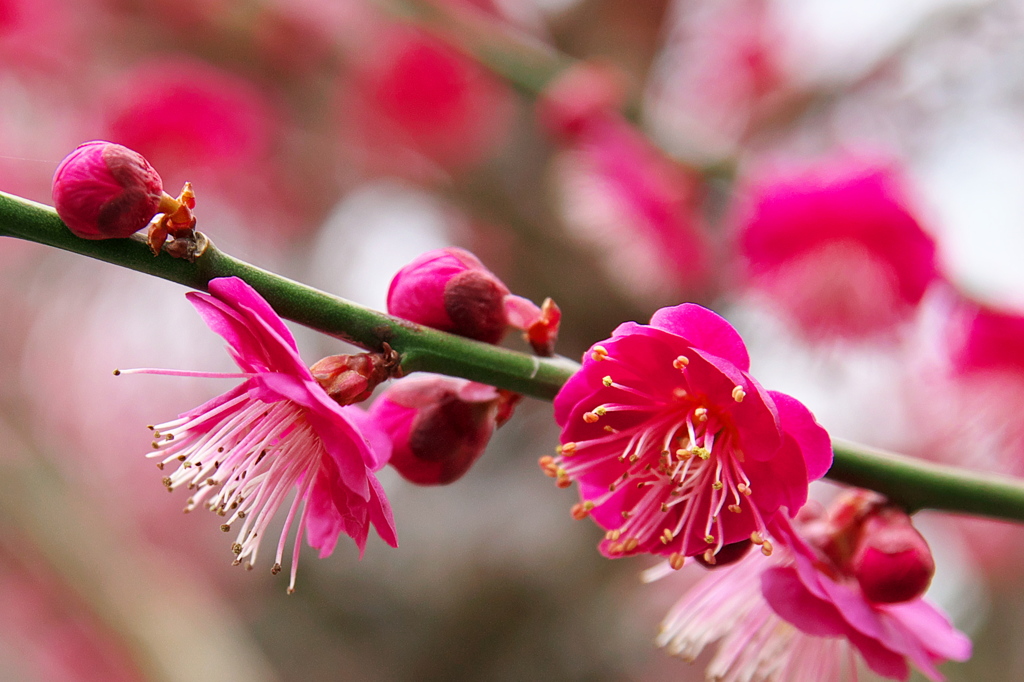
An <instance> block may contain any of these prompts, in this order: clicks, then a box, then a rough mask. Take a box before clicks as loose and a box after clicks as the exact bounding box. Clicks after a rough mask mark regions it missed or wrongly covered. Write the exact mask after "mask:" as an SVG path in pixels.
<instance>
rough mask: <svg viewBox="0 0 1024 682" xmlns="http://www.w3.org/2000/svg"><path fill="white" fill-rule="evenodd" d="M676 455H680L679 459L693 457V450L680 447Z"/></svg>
mask: <svg viewBox="0 0 1024 682" xmlns="http://www.w3.org/2000/svg"><path fill="white" fill-rule="evenodd" d="M676 457H678V458H679V459H690V458H691V457H693V452H691V451H690V450H684V449H683V448H679V449H678V450H676Z"/></svg>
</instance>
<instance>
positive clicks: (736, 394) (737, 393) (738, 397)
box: [732, 386, 747, 403]
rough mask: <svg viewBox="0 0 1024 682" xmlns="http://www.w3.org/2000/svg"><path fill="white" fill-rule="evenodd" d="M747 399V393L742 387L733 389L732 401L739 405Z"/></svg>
mask: <svg viewBox="0 0 1024 682" xmlns="http://www.w3.org/2000/svg"><path fill="white" fill-rule="evenodd" d="M746 397H747V393H746V391H744V390H743V387H742V386H737V387H736V388H734V389H732V399H733V400H735V401H736V402H738V403H742V402H743V399H744V398H746Z"/></svg>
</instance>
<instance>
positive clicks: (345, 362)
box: [309, 344, 399, 405]
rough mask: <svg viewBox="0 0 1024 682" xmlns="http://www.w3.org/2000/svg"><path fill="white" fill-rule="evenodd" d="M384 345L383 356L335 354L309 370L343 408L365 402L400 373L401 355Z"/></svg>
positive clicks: (374, 354)
mask: <svg viewBox="0 0 1024 682" xmlns="http://www.w3.org/2000/svg"><path fill="white" fill-rule="evenodd" d="M384 345H385V349H384V351H383V352H381V353H359V354H357V355H331V356H329V357H326V358H323V359H322V360H319V361H317V362H316V363H315V364H314V365H313V366H312V367H310V368H309V371H310V372H311V373H312V374H313V378H314V379H316V380H317V383H319V384H320V386H321V387H323V389H324V390H325V391H326V392H327V395H329V396H331V398H332V399H333V400H334V401H335V402H336V403H338V404H339V405H351V404H352V403H358V402H361V401H363V400H366V399H367V398H369V397H370V394H371V393H373V389H375V388H377V386H378V385H379V384H381V383H382V382H384V381H387V380H388V379H390V378H392V377H393V376H396V372H397V371H398V370H399V358H398V353H396V352H395V351H394V350H392V349H391V347H390V346H388V345H387V344H384Z"/></svg>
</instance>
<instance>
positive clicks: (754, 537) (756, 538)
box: [750, 530, 765, 545]
mask: <svg viewBox="0 0 1024 682" xmlns="http://www.w3.org/2000/svg"><path fill="white" fill-rule="evenodd" d="M750 541H751V542H753V543H754V544H755V545H763V544H764V543H765V539H764V536H763V535H761V533H760V532H758V531H756V530H755V531H754V532H753V533H751V534H750Z"/></svg>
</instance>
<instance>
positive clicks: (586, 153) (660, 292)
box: [551, 83, 711, 300]
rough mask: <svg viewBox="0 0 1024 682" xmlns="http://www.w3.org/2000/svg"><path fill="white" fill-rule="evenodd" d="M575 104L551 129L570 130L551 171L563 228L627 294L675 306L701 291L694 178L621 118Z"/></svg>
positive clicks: (700, 229)
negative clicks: (594, 253) (590, 248)
mask: <svg viewBox="0 0 1024 682" xmlns="http://www.w3.org/2000/svg"><path fill="white" fill-rule="evenodd" d="M570 85H571V83H570ZM554 94H555V95H557V93H554ZM579 104H580V106H582V107H584V110H583V111H581V112H578V113H575V114H574V113H573V112H571V111H564V109H566V107H562V109H563V111H562V112H561V113H560V114H558V115H559V116H561V117H563V118H566V120H564V121H561V122H554V123H552V124H551V125H556V126H562V127H565V128H568V130H566V131H564V132H572V135H571V137H569V138H568V139H567V140H566V144H565V148H564V150H563V151H562V152H561V154H560V155H559V156H558V157H557V163H556V166H555V170H556V178H557V180H558V183H559V191H560V200H561V209H562V213H563V216H564V219H565V221H566V224H567V226H568V227H569V228H570V229H571V230H572V231H573V232H574V233H575V234H576V235H577V236H578V237H579V239H580V240H581V241H583V242H586V243H588V244H593V245H594V246H596V247H598V248H599V249H600V256H601V259H602V265H603V266H604V269H605V270H606V271H607V272H608V274H609V276H610V277H613V278H615V279H617V280H620V281H621V283H622V285H623V287H624V288H625V290H627V291H630V292H633V293H637V294H640V295H642V296H645V297H648V298H652V299H662V300H664V299H665V298H667V297H668V296H671V297H672V298H673V299H676V300H678V298H677V296H676V294H677V293H678V292H679V291H695V290H699V289H700V288H702V287H704V286H706V285H707V284H708V280H709V278H710V275H711V270H710V253H709V243H708V241H709V240H708V238H707V234H706V230H705V227H704V221H703V219H702V218H701V215H700V212H699V209H698V206H699V191H700V188H699V185H698V183H697V180H696V179H695V178H694V177H693V176H692V175H690V174H688V173H687V172H685V171H684V170H683V169H682V168H681V167H680V166H678V165H677V164H675V163H673V162H672V161H670V160H669V159H667V158H666V157H665V156H664V155H663V154H662V153H661V152H660V151H659V150H658V149H656V148H655V147H653V146H652V145H651V144H650V142H649V141H647V140H645V139H644V138H643V136H642V135H640V134H639V133H638V132H637V131H636V130H634V129H633V128H632V127H631V126H630V125H629V124H628V123H627V122H626V121H625V120H624V119H623V118H622V117H621V116H620V115H617V114H614V115H613V114H611V113H606V114H605V115H603V116H602V115H600V113H594V112H588V111H586V107H587V106H588V104H587V103H586V102H579ZM595 106H596V105H595ZM556 113H557V112H556ZM573 118H578V119H579V120H576V121H574V120H572V119H573Z"/></svg>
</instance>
